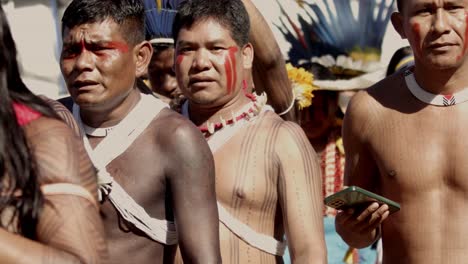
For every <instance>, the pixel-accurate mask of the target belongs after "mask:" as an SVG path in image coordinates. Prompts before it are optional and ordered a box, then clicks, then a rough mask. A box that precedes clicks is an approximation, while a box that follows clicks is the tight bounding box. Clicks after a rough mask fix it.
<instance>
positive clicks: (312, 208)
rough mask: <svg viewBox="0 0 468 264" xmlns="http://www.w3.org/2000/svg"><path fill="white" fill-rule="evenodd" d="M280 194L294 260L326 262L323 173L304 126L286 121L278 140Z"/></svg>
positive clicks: (295, 261) (300, 261) (297, 261)
mask: <svg viewBox="0 0 468 264" xmlns="http://www.w3.org/2000/svg"><path fill="white" fill-rule="evenodd" d="M276 155H277V159H278V163H279V172H280V178H279V195H280V202H281V208H282V210H283V219H284V222H285V225H286V235H287V238H288V243H289V248H290V254H291V260H292V262H293V263H326V259H327V258H326V249H325V241H324V233H323V217H322V212H323V202H322V201H323V195H322V177H321V174H320V167H319V164H318V159H317V157H316V154H315V152H314V150H313V148H312V146H311V145H310V143H309V141H308V140H307V137H306V135H305V134H304V132H303V131H302V129H301V127H299V126H298V125H297V124H294V123H292V122H284V124H283V125H282V127H281V128H280V130H279V133H278V138H277V140H276Z"/></svg>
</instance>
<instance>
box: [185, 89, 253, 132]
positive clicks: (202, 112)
mask: <svg viewBox="0 0 468 264" xmlns="http://www.w3.org/2000/svg"><path fill="white" fill-rule="evenodd" d="M249 102H251V99H250V98H248V97H246V96H245V95H244V94H243V93H242V92H239V93H238V95H237V96H236V97H234V98H233V99H232V100H231V101H229V102H228V103H226V104H224V105H220V106H208V105H200V104H195V103H193V102H191V101H190V100H189V113H190V120H191V121H192V122H193V123H194V124H195V125H197V126H202V125H206V123H207V122H210V123H218V122H220V120H221V118H222V119H224V120H228V119H231V118H232V117H233V116H232V115H233V114H234V115H235V114H236V113H238V112H239V111H240V110H241V109H242V107H244V106H245V105H246V104H248V103H249Z"/></svg>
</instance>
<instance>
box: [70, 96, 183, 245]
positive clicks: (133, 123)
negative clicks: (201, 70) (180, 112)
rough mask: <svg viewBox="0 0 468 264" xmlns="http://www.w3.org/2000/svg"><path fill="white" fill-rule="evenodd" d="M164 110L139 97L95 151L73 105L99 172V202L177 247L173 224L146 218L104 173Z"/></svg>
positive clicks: (157, 102)
mask: <svg viewBox="0 0 468 264" xmlns="http://www.w3.org/2000/svg"><path fill="white" fill-rule="evenodd" d="M166 107H167V105H166V104H165V103H163V102H161V101H160V100H158V99H156V98H155V97H153V96H152V95H144V94H141V99H140V101H139V102H138V104H137V105H136V106H135V107H134V108H133V109H132V110H131V111H130V113H129V114H128V115H127V116H126V117H125V118H124V119H123V120H122V121H120V122H119V124H118V125H116V126H115V127H114V129H113V130H112V132H111V133H109V135H108V136H107V137H105V138H104V139H103V140H102V141H101V142H100V143H99V144H98V145H97V146H96V148H95V149H94V150H93V149H92V147H91V145H90V143H89V140H88V138H87V137H86V134H85V133H84V130H83V122H82V120H81V117H80V108H79V106H78V105H76V104H74V105H73V116H74V117H75V119H76V121H77V123H78V125H79V126H80V129H81V130H82V134H83V141H84V143H85V147H86V150H87V152H88V154H89V156H90V158H91V160H92V161H93V164H94V166H95V167H96V169H97V170H98V183H99V195H100V197H99V199H100V200H101V201H102V200H103V198H104V196H107V198H108V199H109V201H110V202H111V203H112V205H113V206H114V207H115V208H116V210H117V211H118V212H119V214H120V216H121V217H122V218H123V219H125V220H126V221H127V222H128V223H131V224H132V225H134V226H135V227H136V228H138V229H139V230H140V231H142V232H144V233H145V234H147V235H148V236H149V237H150V238H151V239H153V240H155V241H158V242H160V243H163V244H166V245H174V244H177V231H176V227H175V224H174V223H173V222H169V221H166V220H160V219H156V218H152V217H151V216H149V215H148V213H147V212H146V211H145V209H144V208H143V207H141V206H140V205H138V204H137V203H136V202H135V200H133V199H132V197H130V195H128V194H127V192H125V190H124V189H123V188H122V187H121V186H120V184H118V182H116V181H115V180H114V179H113V178H112V176H111V175H110V174H109V172H108V171H107V169H106V166H107V165H108V164H109V163H110V162H111V161H112V160H114V159H115V158H117V157H118V156H120V155H121V154H122V153H123V152H125V150H127V148H128V147H129V146H130V145H131V144H132V143H133V142H134V140H135V139H136V138H137V137H138V136H139V135H140V134H141V133H142V132H143V131H144V130H145V129H146V128H147V127H148V125H149V124H150V123H151V121H152V120H153V119H154V117H155V116H156V115H157V114H158V113H159V112H160V111H161V110H162V109H163V108H166Z"/></svg>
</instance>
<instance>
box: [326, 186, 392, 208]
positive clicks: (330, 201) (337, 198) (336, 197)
mask: <svg viewBox="0 0 468 264" xmlns="http://www.w3.org/2000/svg"><path fill="white" fill-rule="evenodd" d="M324 202H325V204H326V205H327V206H330V207H333V208H335V209H338V210H345V209H348V208H353V209H354V210H355V211H357V212H360V211H362V210H364V209H365V208H367V206H369V205H370V204H371V203H373V202H377V203H379V204H380V205H382V204H386V205H387V206H388V208H389V212H390V214H392V213H395V212H397V211H398V210H400V205H399V204H398V203H396V202H394V201H392V200H390V199H387V198H385V197H383V196H380V195H378V194H375V193H372V192H370V191H367V190H365V189H362V188H360V187H357V186H350V187H348V188H345V189H343V190H341V191H339V192H337V193H334V194H332V195H330V196H328V197H326V198H325V200H324Z"/></svg>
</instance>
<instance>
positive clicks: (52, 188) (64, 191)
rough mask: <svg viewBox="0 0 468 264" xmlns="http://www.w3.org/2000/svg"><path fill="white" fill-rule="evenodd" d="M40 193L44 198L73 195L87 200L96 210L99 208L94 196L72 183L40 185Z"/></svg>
mask: <svg viewBox="0 0 468 264" xmlns="http://www.w3.org/2000/svg"><path fill="white" fill-rule="evenodd" d="M41 191H42V194H43V195H44V196H52V195H73V196H78V197H81V198H84V199H86V200H88V201H89V202H90V203H91V204H92V205H93V206H94V207H95V208H96V209H98V210H99V206H98V204H97V202H96V199H95V198H94V196H93V195H92V194H91V193H90V192H89V191H88V190H86V189H85V188H84V187H83V186H80V185H77V184H72V183H49V184H44V185H41Z"/></svg>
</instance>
